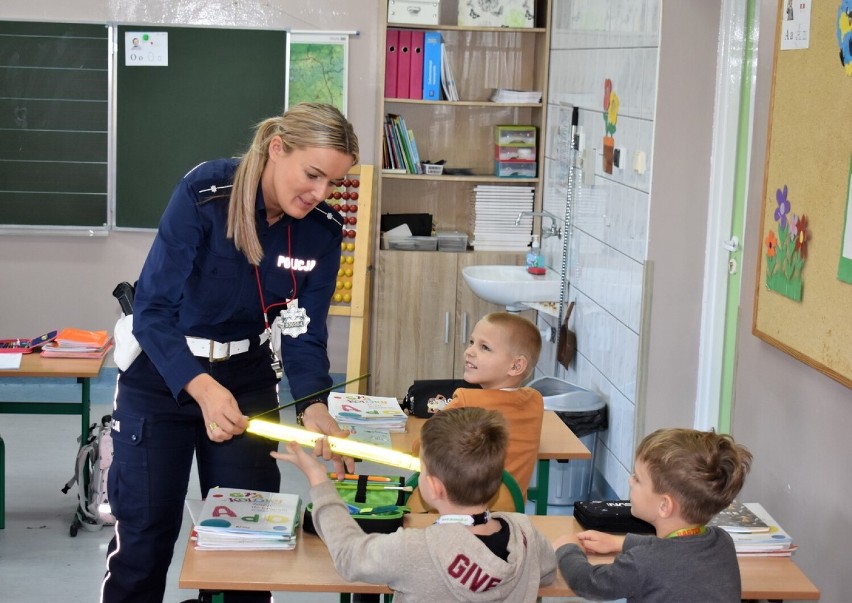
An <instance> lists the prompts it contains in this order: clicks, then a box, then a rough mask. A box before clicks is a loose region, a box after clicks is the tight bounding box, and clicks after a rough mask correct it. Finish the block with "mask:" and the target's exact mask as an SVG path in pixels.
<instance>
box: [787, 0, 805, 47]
mask: <svg viewBox="0 0 852 603" xmlns="http://www.w3.org/2000/svg"><path fill="white" fill-rule="evenodd" d="M810 33H811V0H786V4H785V5H784V12H783V14H782V15H781V40H780V42H781V50H798V49H802V48H808V46H809V45H810V39H811V35H810Z"/></svg>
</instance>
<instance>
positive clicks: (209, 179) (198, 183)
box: [184, 159, 234, 203]
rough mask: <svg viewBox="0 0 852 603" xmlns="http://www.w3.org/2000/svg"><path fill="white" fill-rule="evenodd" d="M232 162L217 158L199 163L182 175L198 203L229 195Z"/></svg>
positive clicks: (232, 168)
mask: <svg viewBox="0 0 852 603" xmlns="http://www.w3.org/2000/svg"><path fill="white" fill-rule="evenodd" d="M233 173H234V164H233V162H232V161H231V160H226V159H218V160H213V161H205V162H204V163H199V164H198V165H197V166H195V167H194V168H192V169H191V170H190V171H189V172H188V173H187V174H186V176H185V177H184V178H185V179H187V180H189V185H190V187H191V188H192V190H193V191H194V192H195V194H196V195H197V198H198V202H199V203H205V202H207V201H211V200H213V199H220V198H223V197H224V198H228V197H230V196H231V188H232V187H233V185H232V184H231V181H232V178H233Z"/></svg>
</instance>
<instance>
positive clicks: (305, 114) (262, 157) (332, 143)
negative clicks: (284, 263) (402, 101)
mask: <svg viewBox="0 0 852 603" xmlns="http://www.w3.org/2000/svg"><path fill="white" fill-rule="evenodd" d="M275 136H280V137H281V140H282V142H283V143H284V149H285V151H287V152H290V151H292V150H293V149H305V148H329V149H335V150H338V151H341V152H342V153H346V154H349V155H351V156H352V159H353V160H354V162H355V163H357V162H358V153H359V150H358V137H357V136H356V135H355V131H354V129H353V128H352V124H350V123H349V122H348V121H347V120H346V118H345V117H344V116H343V114H342V113H340V111H338V110H337V109H336V108H335V107H333V106H332V105H326V104H322V103H300V104H298V105H296V106H295V107H292V108H291V109H290V110H289V111H287V112H286V113H284V114H283V115H279V116H277V117H270V118H268V119H265V120H263V121H262V122H260V123H259V124H258V125H257V127H256V128H255V133H254V138H253V139H252V142H251V146H250V147H249V149H248V151H246V153H245V154H244V155H243V157H242V159H241V160H240V164H239V165H238V166H237V170H236V172H235V173H234V183H233V187H232V188H231V199H230V202H229V205H228V232H227V235H228V238H230V239H233V240H234V245H236V247H237V249H239V250H240V251H242V252H243V254H244V255H245V256H246V258H247V259H248V261H249V263H250V264H253V265H255V266H257V265H259V264H260V261H261V260H262V259H263V248H262V247H261V245H260V240H259V239H258V237H257V226H256V219H257V218H256V216H255V201H256V199H257V188H258V186H259V184H260V177H261V175H262V174H263V170H264V168H265V167H266V161H267V159H268V157H269V143H270V142H271V140H272V139H273V138H274V137H275Z"/></svg>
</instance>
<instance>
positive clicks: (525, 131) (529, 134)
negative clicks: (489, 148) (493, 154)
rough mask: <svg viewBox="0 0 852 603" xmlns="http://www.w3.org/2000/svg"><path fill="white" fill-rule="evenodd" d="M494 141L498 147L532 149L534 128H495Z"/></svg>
mask: <svg viewBox="0 0 852 603" xmlns="http://www.w3.org/2000/svg"><path fill="white" fill-rule="evenodd" d="M495 133H496V137H495V141H494V142H496V143H497V145H498V146H522V147H534V146H535V144H536V135H535V133H536V130H535V126H514V125H508V126H496V132H495Z"/></svg>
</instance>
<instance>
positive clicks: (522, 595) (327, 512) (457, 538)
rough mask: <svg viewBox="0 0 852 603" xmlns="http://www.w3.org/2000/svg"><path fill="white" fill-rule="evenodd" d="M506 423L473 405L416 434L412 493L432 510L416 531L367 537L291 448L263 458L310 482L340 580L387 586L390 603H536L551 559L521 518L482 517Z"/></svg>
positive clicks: (305, 456) (306, 459)
mask: <svg viewBox="0 0 852 603" xmlns="http://www.w3.org/2000/svg"><path fill="white" fill-rule="evenodd" d="M507 440H508V433H507V429H506V423H505V419H503V417H502V416H501V415H500V414H499V413H497V412H494V411H489V410H485V409H482V408H458V409H454V410H449V411H445V412H442V413H439V414H438V415H436V416H434V417H433V418H431V419H429V421H427V422H426V423H425V424H424V426H423V429H422V431H421V447H420V462H421V472H420V478H419V489H420V492H421V495H422V496H423V498H424V499H425V500H426V501H427V502H428V503H429V504H430V505H432V506H433V507H434V508H435V509H437V510H438V512H439V513H440V516H439V517H438V518H437V521H436V522H435V524H433V525H431V526H429V527H427V528H425V529H414V528H400V529H399V530H397V531H396V532H395V533H393V534H366V533H364V532H363V530H361V528H360V526H358V524H357V523H355V520H354V519H352V517H351V516H350V515H349V511H348V509H347V507H346V505H345V503H344V502H343V501H342V500H341V498H340V496H339V495H338V494H337V490H336V489H335V487H334V484H333V483H331V481H330V480H329V478H328V474H327V472H326V467H325V466H324V465H323V464H322V463H320V462H319V461H318V460H316V459H315V458H313V457H311V456H310V454H309V453H307V452H306V451H305V450H304V449H302V448H301V447H300V446H299V445H298V444H295V443H293V442H291V443H289V444H287V446H286V452H283V453H278V452H273V453H272V456H274V457H275V458H278V459H282V460H285V461H289V462H291V463H293V464H294V465H296V466H297V467H299V468H300V469H301V470H302V471H303V472H304V473H305V475H306V476H307V478H308V481H309V483H310V485H311V490H310V494H311V500H312V502H313V511H312V518H313V522H314V525H315V527H316V529H317V533H318V534H319V535H320V537H321V538H322V540H323V542H325V543H326V545H327V546H328V550H329V552H330V553H331V556H332V559H333V560H334V566H335V568H336V569H337V571H338V572H339V573H340V575H341V576H343V577H344V578H346V579H347V580H358V581H363V582H371V583H374V584H387V585H388V586H389V587H390V588H391V589H393V591H394V602H395V603H411V602H415V601H424V602H429V603H435V602H436V601H471V602H486V601H495V602H496V601H500V602H509V603H511V602H516V603H523V602H527V601H530V602H532V601H535V600H536V598H537V596H538V588H539V585H541V584H550V582H552V581H553V578H554V576H555V573H556V557H555V554H554V552H553V548H552V547H551V545H550V543H549V542H548V540H547V538H545V537H544V535H542V534H541V533H540V532H538V531H537V530H536V529H535V528H534V527H533V525H532V522H531V521H530V519H529V517H527V516H526V515H524V514H522V513H494V514H491V513H489V511H488V507H487V504H488V501H489V500H491V499H492V498H493V497H494V495H495V494H496V493H497V491H498V490H499V488H500V486H501V484H502V475H503V462H504V457H505V454H506V444H507Z"/></svg>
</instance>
